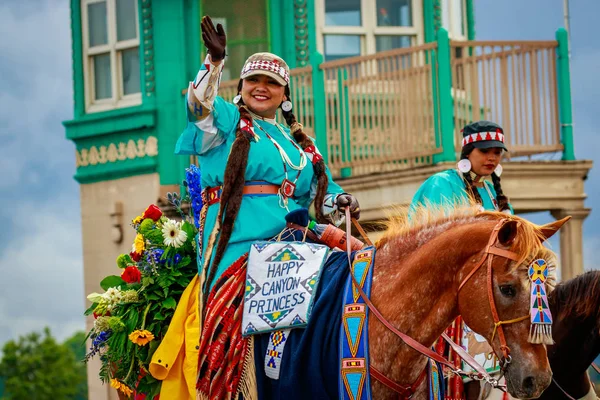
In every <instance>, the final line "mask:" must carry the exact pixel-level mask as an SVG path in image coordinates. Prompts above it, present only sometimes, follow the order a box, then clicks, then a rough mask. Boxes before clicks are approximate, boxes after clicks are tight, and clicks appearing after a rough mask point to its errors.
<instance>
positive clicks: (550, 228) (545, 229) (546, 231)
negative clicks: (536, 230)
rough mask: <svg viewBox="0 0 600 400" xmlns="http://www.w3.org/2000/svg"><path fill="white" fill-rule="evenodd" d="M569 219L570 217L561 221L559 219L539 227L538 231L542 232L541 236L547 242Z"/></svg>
mask: <svg viewBox="0 0 600 400" xmlns="http://www.w3.org/2000/svg"><path fill="white" fill-rule="evenodd" d="M570 219H571V216H567V217H564V218H563V219H559V220H557V221H554V222H551V223H549V224H546V225H542V226H540V230H541V231H542V235H543V236H544V239H545V240H548V239H550V238H551V237H552V235H554V234H555V233H556V232H558V230H559V229H560V228H561V227H562V226H563V225H564V224H565V222H567V221H568V220H570Z"/></svg>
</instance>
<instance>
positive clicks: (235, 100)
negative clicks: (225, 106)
mask: <svg viewBox="0 0 600 400" xmlns="http://www.w3.org/2000/svg"><path fill="white" fill-rule="evenodd" d="M241 99H242V95H241V94H238V95H237V96H235V97H234V98H233V104H237V103H239V102H240V100H241Z"/></svg>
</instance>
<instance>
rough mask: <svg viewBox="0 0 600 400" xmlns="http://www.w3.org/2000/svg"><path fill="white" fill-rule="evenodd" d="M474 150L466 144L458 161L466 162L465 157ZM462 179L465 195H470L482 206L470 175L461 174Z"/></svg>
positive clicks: (467, 173) (470, 145) (466, 173)
mask: <svg viewBox="0 0 600 400" xmlns="http://www.w3.org/2000/svg"><path fill="white" fill-rule="evenodd" d="M474 148H475V146H473V145H472V144H467V145H466V146H464V147H463V148H462V151H461V153H460V159H461V160H466V159H467V158H468V157H467V156H468V155H469V154H471V152H472V151H473V149H474ZM463 178H464V179H465V190H466V191H467V193H468V194H470V195H471V196H472V197H473V198H474V199H475V201H477V203H479V204H482V205H483V200H482V199H481V196H480V195H479V191H477V189H476V188H475V185H474V184H473V179H471V174H470V173H469V172H463Z"/></svg>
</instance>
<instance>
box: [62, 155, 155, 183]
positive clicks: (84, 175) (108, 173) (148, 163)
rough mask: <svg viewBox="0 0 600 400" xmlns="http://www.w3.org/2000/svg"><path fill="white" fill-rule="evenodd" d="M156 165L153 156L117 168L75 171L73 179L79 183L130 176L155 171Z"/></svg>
mask: <svg viewBox="0 0 600 400" xmlns="http://www.w3.org/2000/svg"><path fill="white" fill-rule="evenodd" d="M157 165H158V163H157V161H156V157H153V158H148V159H144V160H142V161H139V162H137V163H136V164H133V165H128V166H124V167H122V168H119V169H114V168H105V169H100V170H96V171H88V170H82V171H77V173H76V174H75V175H74V176H73V179H75V180H76V181H77V182H78V183H81V184H85V183H96V182H102V181H110V180H114V179H121V178H128V177H130V176H138V175H143V174H151V173H155V172H156V171H157Z"/></svg>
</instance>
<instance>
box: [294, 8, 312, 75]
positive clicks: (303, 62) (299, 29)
mask: <svg viewBox="0 0 600 400" xmlns="http://www.w3.org/2000/svg"><path fill="white" fill-rule="evenodd" d="M294 28H295V29H294V30H295V48H296V65H297V66H298V67H306V66H307V65H308V62H309V51H308V4H307V0H294Z"/></svg>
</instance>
